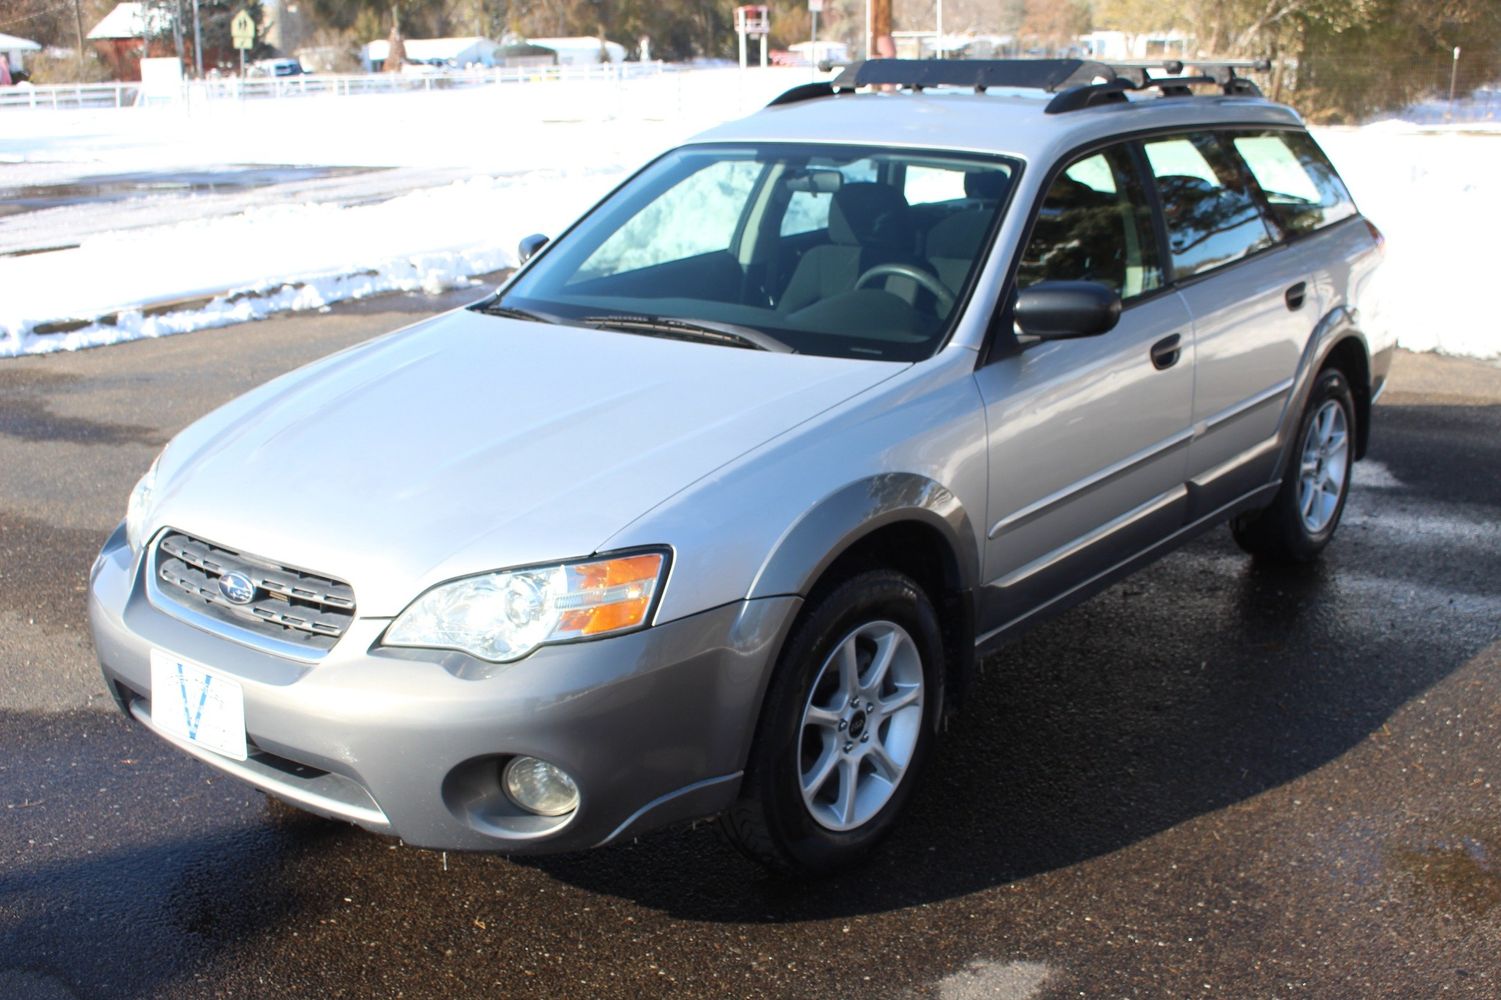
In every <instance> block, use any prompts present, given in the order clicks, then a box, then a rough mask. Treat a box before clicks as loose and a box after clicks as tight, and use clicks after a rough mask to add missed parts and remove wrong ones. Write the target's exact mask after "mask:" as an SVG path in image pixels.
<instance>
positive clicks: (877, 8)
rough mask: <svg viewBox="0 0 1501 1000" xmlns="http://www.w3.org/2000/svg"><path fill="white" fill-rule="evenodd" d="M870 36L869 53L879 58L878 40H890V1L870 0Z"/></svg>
mask: <svg viewBox="0 0 1501 1000" xmlns="http://www.w3.org/2000/svg"><path fill="white" fill-rule="evenodd" d="M870 35H871V37H870V42H869V44H870V48H871V51H872V52H874V53H875V55H876V56H878V57H879V56H881V55H882V52H881V45H880V40H881V39H882V38H885V39H888V40H889V39H890V38H891V0H870ZM891 54H892V55H895V54H896V53H894V52H893V53H891Z"/></svg>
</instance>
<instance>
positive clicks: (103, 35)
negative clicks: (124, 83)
mask: <svg viewBox="0 0 1501 1000" xmlns="http://www.w3.org/2000/svg"><path fill="white" fill-rule="evenodd" d="M88 38H89V41H90V42H92V43H94V50H95V51H96V52H98V53H99V57H100V58H101V59H103V60H104V63H105V65H107V66H108V67H109V68H110V71H111V73H112V74H113V76H114V78H115V79H116V80H139V79H140V78H141V57H142V56H170V55H176V51H175V49H174V47H173V42H172V18H171V15H170V13H169V12H168V11H167V10H166V9H164V8H161V7H151V8H148V7H147V6H146V5H145V4H144V3H136V2H127V3H120V4H116V5H115V9H114V10H112V11H110V12H109V13H108V14H106V15H104V19H103V20H101V21H100V22H99V23H98V24H96V25H94V27H93V30H91V31H90V32H89V35H88Z"/></svg>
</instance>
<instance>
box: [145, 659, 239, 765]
mask: <svg viewBox="0 0 1501 1000" xmlns="http://www.w3.org/2000/svg"><path fill="white" fill-rule="evenodd" d="M151 721H152V723H153V724H154V725H155V726H156V727H157V728H158V729H160V730H161V731H162V732H164V733H168V734H169V735H172V736H176V737H177V738H178V739H180V740H187V741H188V742H189V743H192V744H194V745H195V746H200V747H203V748H204V749H205V750H212V751H213V752H214V753H218V754H223V755H224V756H226V757H233V758H234V759H235V760H244V759H245V694H244V692H243V691H242V690H241V688H240V685H239V683H238V682H236V681H233V680H230V679H229V678H228V677H225V676H224V675H223V674H220V673H215V672H214V671H212V670H209V669H207V668H205V667H201V666H199V665H198V664H196V663H194V662H192V661H191V660H184V659H183V658H182V657H180V656H174V655H173V654H171V653H164V652H162V651H161V650H159V649H153V650H152V651H151Z"/></svg>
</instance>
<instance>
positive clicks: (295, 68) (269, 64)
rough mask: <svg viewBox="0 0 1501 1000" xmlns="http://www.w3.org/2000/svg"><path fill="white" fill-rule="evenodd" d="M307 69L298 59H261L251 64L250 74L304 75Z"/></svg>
mask: <svg viewBox="0 0 1501 1000" xmlns="http://www.w3.org/2000/svg"><path fill="white" fill-rule="evenodd" d="M304 72H305V71H304V70H303V68H302V63H300V62H298V61H297V60H296V59H261V60H258V61H256V62H254V63H251V64H250V68H249V70H248V74H249V75H250V76H274V77H282V76H302V75H303V73H304Z"/></svg>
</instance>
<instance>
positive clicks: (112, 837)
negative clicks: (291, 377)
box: [0, 293, 1501, 1000]
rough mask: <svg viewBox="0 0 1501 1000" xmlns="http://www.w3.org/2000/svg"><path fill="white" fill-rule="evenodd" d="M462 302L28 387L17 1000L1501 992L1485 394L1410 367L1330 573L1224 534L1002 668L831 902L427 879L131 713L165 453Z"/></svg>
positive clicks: (695, 880) (529, 867)
mask: <svg viewBox="0 0 1501 1000" xmlns="http://www.w3.org/2000/svg"><path fill="white" fill-rule="evenodd" d="M464 297H465V296H464V294H463V293H458V294H457V295H453V296H450V297H449V300H448V304H451V303H452V302H454V301H457V300H459V299H462V298H464ZM444 304H445V303H444V302H443V301H439V300H431V299H424V298H421V297H416V298H386V299H381V300H376V301H373V302H370V303H366V304H364V305H361V306H358V307H340V308H336V309H335V310H333V311H332V312H329V313H326V314H311V315H292V316H286V317H283V318H278V319H273V320H268V321H265V322H262V323H258V324H254V325H250V326H243V327H237V328H230V329H224V330H215V331H206V332H202V333H197V334H193V335H190V336H185V337H178V338H171V339H165V340H159V341H143V342H138V343H132V344H125V345H121V346H118V347H112V348H105V349H102V350H96V351H90V352H84V353H80V354H76V355H67V356H48V357H32V358H22V359H16V360H12V361H6V362H0V469H3V470H4V474H3V476H0V812H3V818H0V996H3V997H9V998H18V1000H21V998H33V1000H35V998H47V1000H52V998H65V997H81V998H89V1000H93V998H121V997H138V996H139V997H166V998H177V997H183V998H187V997H194V998H197V997H282V996H306V997H341V996H347V997H460V996H489V997H530V996H537V997H596V996H598V997H633V998H639V997H643V996H658V995H663V996H703V997H741V996H745V997H814V996H825V997H872V998H886V997H893V998H915V997H939V998H946V1000H959V998H971V997H1009V998H1032V997H1037V998H1053V997H1059V998H1061V997H1075V996H1090V997H1188V996H1226V997H1252V996H1255V997H1273V996H1306V997H1318V998H1331V997H1358V998H1374V997H1393V998H1396V997H1404V998H1405V997H1414V996H1425V997H1426V996H1436V995H1440V994H1442V995H1453V996H1471V997H1495V996H1498V995H1501V955H1498V953H1497V947H1496V943H1497V941H1501V750H1498V747H1501V529H1498V526H1497V525H1498V515H1501V368H1497V367H1492V366H1488V365H1485V364H1482V363H1479V362H1464V361H1456V360H1446V359H1439V358H1435V357H1431V356H1415V355H1402V356H1401V357H1399V359H1398V363H1397V368H1396V373H1395V379H1394V385H1393V388H1392V390H1391V391H1390V392H1389V393H1388V394H1387V397H1386V399H1385V400H1384V401H1383V403H1382V404H1381V405H1380V406H1379V407H1378V409H1377V413H1376V426H1375V432H1374V443H1373V446H1372V450H1371V456H1370V459H1369V460H1368V461H1367V462H1365V463H1362V464H1361V465H1360V466H1359V467H1358V473H1357V486H1356V489H1355V492H1354V495H1353V497H1352V500H1351V503H1350V506H1349V509H1348V511H1347V513H1346V517H1345V523H1344V525H1343V527H1342V529H1341V532H1340V536H1339V538H1338V540H1337V541H1336V542H1335V544H1334V545H1333V547H1332V548H1331V550H1330V551H1329V552H1328V553H1327V554H1326V558H1325V559H1324V561H1323V562H1322V563H1321V564H1319V565H1318V566H1316V567H1314V568H1311V569H1308V570H1306V571H1302V572H1287V571H1275V570H1271V569H1267V568H1264V567H1261V566H1257V565H1253V564H1251V563H1250V562H1249V561H1248V560H1246V559H1245V558H1243V557H1242V556H1241V555H1240V553H1239V552H1238V551H1237V550H1236V549H1235V547H1234V545H1233V543H1232V542H1231V541H1230V539H1229V536H1228V533H1227V532H1223V531H1216V532H1214V533H1212V534H1210V535H1207V536H1205V537H1204V538H1202V539H1201V540H1199V541H1197V542H1195V543H1194V544H1192V545H1191V546H1189V547H1187V548H1185V549H1184V550H1182V551H1180V552H1178V553H1176V554H1175V555H1173V556H1171V557H1169V558H1167V559H1166V560H1164V561H1162V562H1160V563H1158V564H1157V565H1155V566H1153V567H1151V568H1149V569H1147V570H1146V571H1144V572H1142V573H1140V574H1138V575H1137V576H1136V577H1134V578H1132V579H1131V580H1129V581H1127V582H1125V583H1123V584H1121V585H1118V586H1116V587H1113V588H1111V589H1110V590H1109V591H1107V592H1105V593H1104V594H1102V595H1100V596H1099V597H1096V598H1095V599H1094V600H1092V601H1090V602H1088V603H1087V604H1085V605H1083V606H1081V607H1079V608H1077V609H1075V610H1074V611H1071V612H1069V613H1068V614H1066V615H1064V616H1062V617H1060V618H1059V619H1057V620H1055V621H1053V622H1052V623H1050V624H1048V625H1046V626H1045V627H1043V628H1040V629H1038V630H1036V631H1034V632H1033V633H1032V634H1031V635H1029V636H1028V637H1027V638H1025V639H1024V640H1022V641H1020V642H1019V643H1017V644H1015V645H1013V646H1011V647H1009V648H1008V649H1006V650H1004V651H1003V652H1002V653H1001V654H1000V655H999V656H997V657H995V658H994V659H993V660H992V661H990V662H989V663H988V664H987V665H986V671H985V673H986V680H985V683H984V685H983V686H982V688H981V690H980V692H979V694H978V696H977V697H976V698H975V699H974V700H973V701H972V703H971V704H970V706H969V708H968V710H967V712H966V713H965V714H964V715H962V716H961V717H960V718H959V719H958V720H956V722H955V723H954V724H953V725H952V726H950V728H949V730H948V732H947V733H946V734H945V737H944V741H943V744H942V747H941V750H940V752H939V753H938V755H937V757H936V761H935V766H934V768H933V770H932V771H931V772H930V774H929V778H930V780H929V781H928V783H927V784H926V785H925V786H924V787H923V789H922V790H921V791H920V793H919V794H918V795H917V796H916V798H915V800H914V803H913V810H912V813H911V815H910V816H909V817H908V821H907V822H906V823H905V825H904V826H903V827H902V828H901V830H900V831H899V832H898V833H897V835H896V836H895V837H894V838H893V839H892V840H891V841H890V842H889V844H888V846H887V848H886V849H885V850H884V851H883V852H882V853H881V855H880V857H879V859H878V860H877V861H876V862H875V863H874V864H873V865H872V866H871V867H870V868H869V869H868V870H864V871H861V872H859V873H855V874H851V875H848V876H845V877H841V878H838V879H835V880H832V881H827V882H821V883H813V884H788V883H785V882H780V881H777V880H774V879H771V878H769V877H767V876H765V875H763V874H761V873H760V872H759V871H757V870H756V869H755V868H753V867H752V866H750V865H749V864H747V863H746V862H744V861H742V860H741V859H740V858H739V857H738V856H737V855H735V854H734V853H733V852H732V851H731V850H730V849H729V848H727V847H726V846H724V845H723V844H722V843H721V842H720V841H719V840H718V838H717V837H716V836H715V834H714V833H713V831H712V830H711V829H709V828H708V827H706V826H703V825H700V826H698V827H696V828H685V829H678V830H672V831H667V832H664V833H659V834H655V835H652V836H648V837H645V838H642V839H641V840H639V841H638V842H635V843H631V844H626V845H622V846H620V847H617V848H612V849H609V850H605V851H599V852H595V853H591V854H585V855H578V856H569V857H559V858H543V859H532V860H524V861H523V860H514V861H513V860H507V859H505V858H502V857H497V856H488V855H455V854H449V855H446V856H445V855H442V854H438V853H432V852H427V851H419V850H415V849H411V848H405V847H402V846H399V845H397V844H396V843H393V842H390V841H387V840H385V839H382V838H380V837H377V836H374V835H371V834H367V833H364V832H361V831H359V830H356V829H354V828H351V827H347V826H343V825H340V824H332V823H326V822H323V821H320V820H316V819H312V818H309V817H305V816H303V815H301V814H298V813H296V812H294V811H292V810H290V809H288V808H286V807H282V806H279V805H276V804H274V803H270V802H268V801H267V800H265V799H264V798H263V797H262V796H261V795H259V794H258V793H256V792H254V791H251V790H249V789H248V788H246V787H243V786H241V785H239V784H237V783H236V782H234V781H232V780H229V779H227V778H222V777H220V776H218V775H217V774H216V773H215V772H213V771H211V770H210V769H209V768H207V767H205V766H203V765H201V764H199V763H197V762H196V761H193V760H191V759H189V758H187V757H186V756H184V755H182V754H180V753H178V752H176V751H174V750H171V749H169V748H167V747H165V746H163V745H162V744H161V743H159V742H158V741H157V740H155V739H154V738H152V737H151V736H149V735H147V734H146V733H145V732H144V731H143V730H142V729H141V728H140V727H139V726H137V725H134V724H132V723H128V722H127V721H126V720H125V719H123V718H122V717H120V716H119V715H118V714H117V713H116V712H115V711H114V709H113V705H112V704H111V703H110V702H109V700H108V699H107V697H106V696H105V694H104V692H103V689H102V687H101V684H100V682H99V679H98V676H97V673H96V670H95V667H94V664H93V660H92V652H91V649H90V646H89V640H88V637H87V634H86V630H85V627H84V581H85V575H86V573H87V570H88V566H89V564H90V562H91V560H92V557H93V555H94V553H95V551H96V550H97V548H98V546H99V544H100V542H101V541H102V540H103V539H104V537H105V535H106V534H107V533H108V532H109V531H110V529H111V528H112V527H113V525H114V524H115V522H116V520H117V518H118V517H119V516H120V514H121V512H122V511H123V509H124V504H125V497H126V494H127V492H128V491H129V489H130V486H131V484H132V483H133V481H134V480H135V478H136V477H137V476H138V475H139V474H140V472H141V471H143V470H144V469H145V467H146V465H147V464H148V463H149V462H150V460H151V458H152V456H153V454H154V453H155V452H156V451H157V450H158V449H159V448H160V446H161V445H162V444H163V443H164V442H165V441H166V440H167V439H168V438H169V437H170V436H171V434H173V433H174V432H175V431H176V430H177V429H178V428H180V427H182V426H183V425H185V424H186V423H188V422H189V421H191V420H192V419H193V418H194V417H196V416H198V415H199V414H201V413H203V412H205V411H207V410H208V409H210V408H212V407H213V406H215V405H217V404H219V403H221V402H223V401H225V400H227V399H230V398H231V397H233V396H234V395H236V394H237V393H239V392H241V391H242V390H244V389H246V388H248V387H250V386H252V385H255V384H257V383H259V382H261V381H263V380H265V379H266V378H268V377H270V376H272V375H273V374H275V373H277V372H279V371H282V370H284V369H287V368H290V367H292V366H294V365H296V364H299V363H302V362H304V361H307V360H310V359H312V358H315V357H318V356H320V355H322V354H325V353H327V352H329V351H332V350H335V349H338V348H341V347H343V346H345V345H347V344H350V343H353V342H355V341H357V340H360V339H363V338H364V337H366V336H369V335H371V334H374V333H379V332H382V331H384V330H387V329H391V328H394V327H396V326H398V325H401V324H404V323H406V322H410V321H412V320H415V319H417V318H420V316H421V315H423V314H425V313H428V312H431V311H433V310H435V309H437V308H439V307H441V306H443V305H444ZM268 516H274V511H268Z"/></svg>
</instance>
